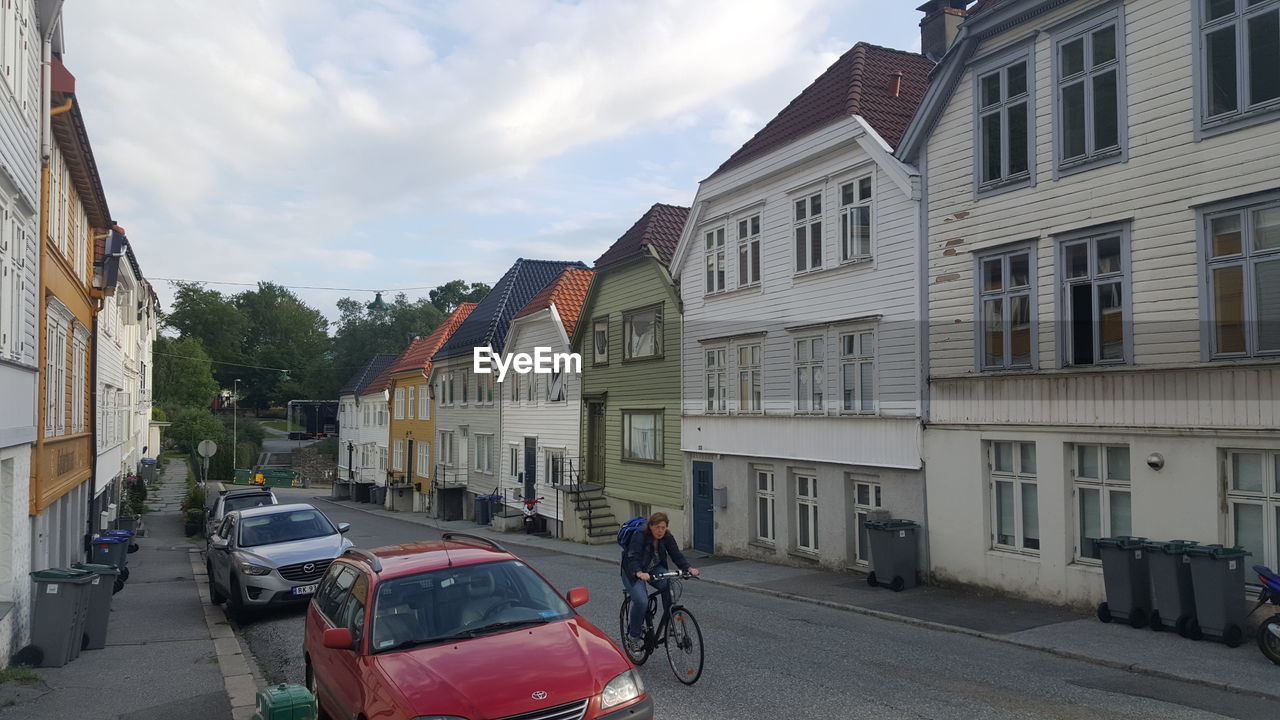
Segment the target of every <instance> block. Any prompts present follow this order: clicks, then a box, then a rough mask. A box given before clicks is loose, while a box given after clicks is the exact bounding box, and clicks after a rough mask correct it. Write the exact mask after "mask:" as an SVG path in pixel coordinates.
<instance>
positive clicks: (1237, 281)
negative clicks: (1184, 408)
mask: <svg viewBox="0 0 1280 720" xmlns="http://www.w3.org/2000/svg"><path fill="white" fill-rule="evenodd" d="M1202 229H1203V232H1204V233H1205V237H1206V242H1205V243H1204V247H1205V259H1206V268H1205V271H1206V276H1207V281H1208V289H1209V292H1208V293H1207V295H1208V303H1209V308H1210V311H1209V313H1208V314H1209V316H1210V317H1212V318H1213V320H1212V322H1211V323H1210V324H1209V327H1210V336H1211V337H1210V339H1209V346H1210V352H1211V354H1212V356H1213V357H1219V358H1230V357H1257V356H1262V355H1270V354H1273V353H1278V352H1280V202H1277V201H1275V200H1272V201H1271V202H1268V203H1265V204H1259V205H1254V206H1248V207H1242V208H1233V209H1231V210H1228V211H1225V212H1215V213H1210V214H1208V215H1206V217H1205V219H1204V225H1203V226H1202Z"/></svg>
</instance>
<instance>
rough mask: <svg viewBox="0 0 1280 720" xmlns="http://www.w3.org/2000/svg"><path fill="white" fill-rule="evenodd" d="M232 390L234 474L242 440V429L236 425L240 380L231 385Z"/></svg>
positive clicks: (238, 409)
mask: <svg viewBox="0 0 1280 720" xmlns="http://www.w3.org/2000/svg"><path fill="white" fill-rule="evenodd" d="M231 388H232V389H231V471H232V472H233V473H234V472H235V470H236V460H237V459H238V458H237V457H236V455H237V454H238V453H237V452H236V451H237V450H238V441H239V439H240V432H239V430H240V428H239V426H238V425H237V424H236V421H237V419H238V418H237V416H238V415H239V414H240V378H236V379H235V381H234V382H233V383H232V384H231ZM223 427H225V425H224V426H223Z"/></svg>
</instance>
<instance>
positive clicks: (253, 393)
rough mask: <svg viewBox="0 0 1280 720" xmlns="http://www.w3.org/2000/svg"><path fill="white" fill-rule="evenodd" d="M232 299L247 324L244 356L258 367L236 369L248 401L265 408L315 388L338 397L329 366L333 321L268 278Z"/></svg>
mask: <svg viewBox="0 0 1280 720" xmlns="http://www.w3.org/2000/svg"><path fill="white" fill-rule="evenodd" d="M233 300H234V302H235V306H236V308H237V309H238V310H239V311H240V312H241V314H243V315H244V317H245V318H246V319H247V320H248V322H249V326H248V331H247V332H246V333H245V336H244V345H243V348H244V357H245V359H246V362H247V364H249V365H254V366H258V367H242V368H238V369H237V371H236V375H237V376H238V377H239V378H240V391H241V395H242V398H243V402H244V404H247V405H248V406H250V407H253V408H266V407H272V406H277V405H284V404H285V403H286V402H288V401H289V400H294V399H298V398H302V397H309V396H311V395H312V394H313V393H317V392H320V393H324V394H321V395H319V396H318V397H330V396H333V395H336V392H335V391H336V388H332V389H331V388H329V387H328V385H330V384H332V382H333V381H332V372H330V371H329V370H328V359H329V352H330V347H331V341H330V339H329V321H328V320H327V319H326V318H325V316H324V315H323V314H321V313H320V311H318V310H316V309H314V308H311V307H309V306H307V304H306V303H304V302H302V301H301V300H299V299H298V297H297V296H296V295H294V294H293V293H292V292H290V291H289V290H287V289H285V288H284V287H282V286H280V285H276V284H274V283H269V282H260V283H258V288H257V289H256V290H246V291H245V292H242V293H239V294H238V295H236V296H235V297H234V298H233ZM264 368H284V369H286V370H287V372H283V373H282V372H280V371H279V370H269V369H264Z"/></svg>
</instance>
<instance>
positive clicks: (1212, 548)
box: [1186, 544, 1253, 558]
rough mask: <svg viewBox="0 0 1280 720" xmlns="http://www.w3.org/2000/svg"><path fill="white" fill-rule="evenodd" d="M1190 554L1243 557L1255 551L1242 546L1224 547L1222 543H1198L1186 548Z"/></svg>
mask: <svg viewBox="0 0 1280 720" xmlns="http://www.w3.org/2000/svg"><path fill="white" fill-rule="evenodd" d="M1186 553H1187V554H1188V555H1207V556H1209V557H1214V558H1241V557H1244V556H1245V555H1252V554H1253V553H1251V552H1249V551H1248V550H1245V549H1244V548H1242V547H1223V546H1221V545H1216V544H1215V545H1196V546H1194V547H1189V548H1187V550H1186Z"/></svg>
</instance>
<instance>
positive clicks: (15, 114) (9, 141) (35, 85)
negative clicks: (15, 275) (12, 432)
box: [0, 0, 43, 424]
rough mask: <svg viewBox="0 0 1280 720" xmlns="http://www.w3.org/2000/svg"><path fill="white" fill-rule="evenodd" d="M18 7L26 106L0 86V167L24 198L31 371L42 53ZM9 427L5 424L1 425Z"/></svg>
mask: <svg viewBox="0 0 1280 720" xmlns="http://www.w3.org/2000/svg"><path fill="white" fill-rule="evenodd" d="M19 6H20V7H21V8H22V9H23V11H24V12H25V13H26V15H27V19H28V20H27V25H26V33H25V45H26V47H25V50H24V53H25V56H26V73H25V74H24V75H23V76H22V77H20V78H18V81H19V82H20V83H22V84H23V85H24V86H25V89H26V99H25V103H24V102H23V101H21V100H19V98H18V97H17V94H16V93H15V92H14V88H12V87H11V86H10V84H9V83H8V82H0V163H3V165H4V167H5V168H6V171H7V172H8V173H9V174H11V175H12V176H13V178H14V180H15V181H16V182H17V185H18V190H19V191H20V192H21V193H22V194H24V195H25V196H26V198H25V202H15V203H14V210H15V212H16V218H17V220H18V223H19V225H20V226H21V227H22V229H23V230H24V231H25V233H26V242H25V243H24V246H23V247H21V248H20V249H19V250H18V251H17V253H18V255H19V256H20V257H21V258H22V262H23V268H22V269H21V270H20V272H21V273H22V274H23V280H24V283H25V289H26V293H25V297H24V298H23V304H24V308H23V318H24V321H23V329H22V336H23V354H22V358H21V360H20V362H22V363H24V364H26V365H29V366H32V367H35V366H36V365H37V364H38V362H37V359H38V353H39V347H40V345H39V343H40V342H41V340H40V336H41V335H42V334H43V333H42V332H41V331H40V330H39V327H38V326H39V315H40V311H39V303H40V299H41V295H40V293H39V287H40V285H39V281H40V277H39V254H40V250H39V248H40V246H39V244H38V242H39V238H40V235H38V234H37V232H38V226H39V217H38V215H39V213H38V212H37V210H36V208H37V207H39V205H40V177H41V172H40V112H39V106H40V52H41V47H42V45H41V39H40V30H39V27H38V26H39V23H38V22H36V12H35V3H34V0H19ZM2 422H4V424H8V423H7V421H2Z"/></svg>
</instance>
